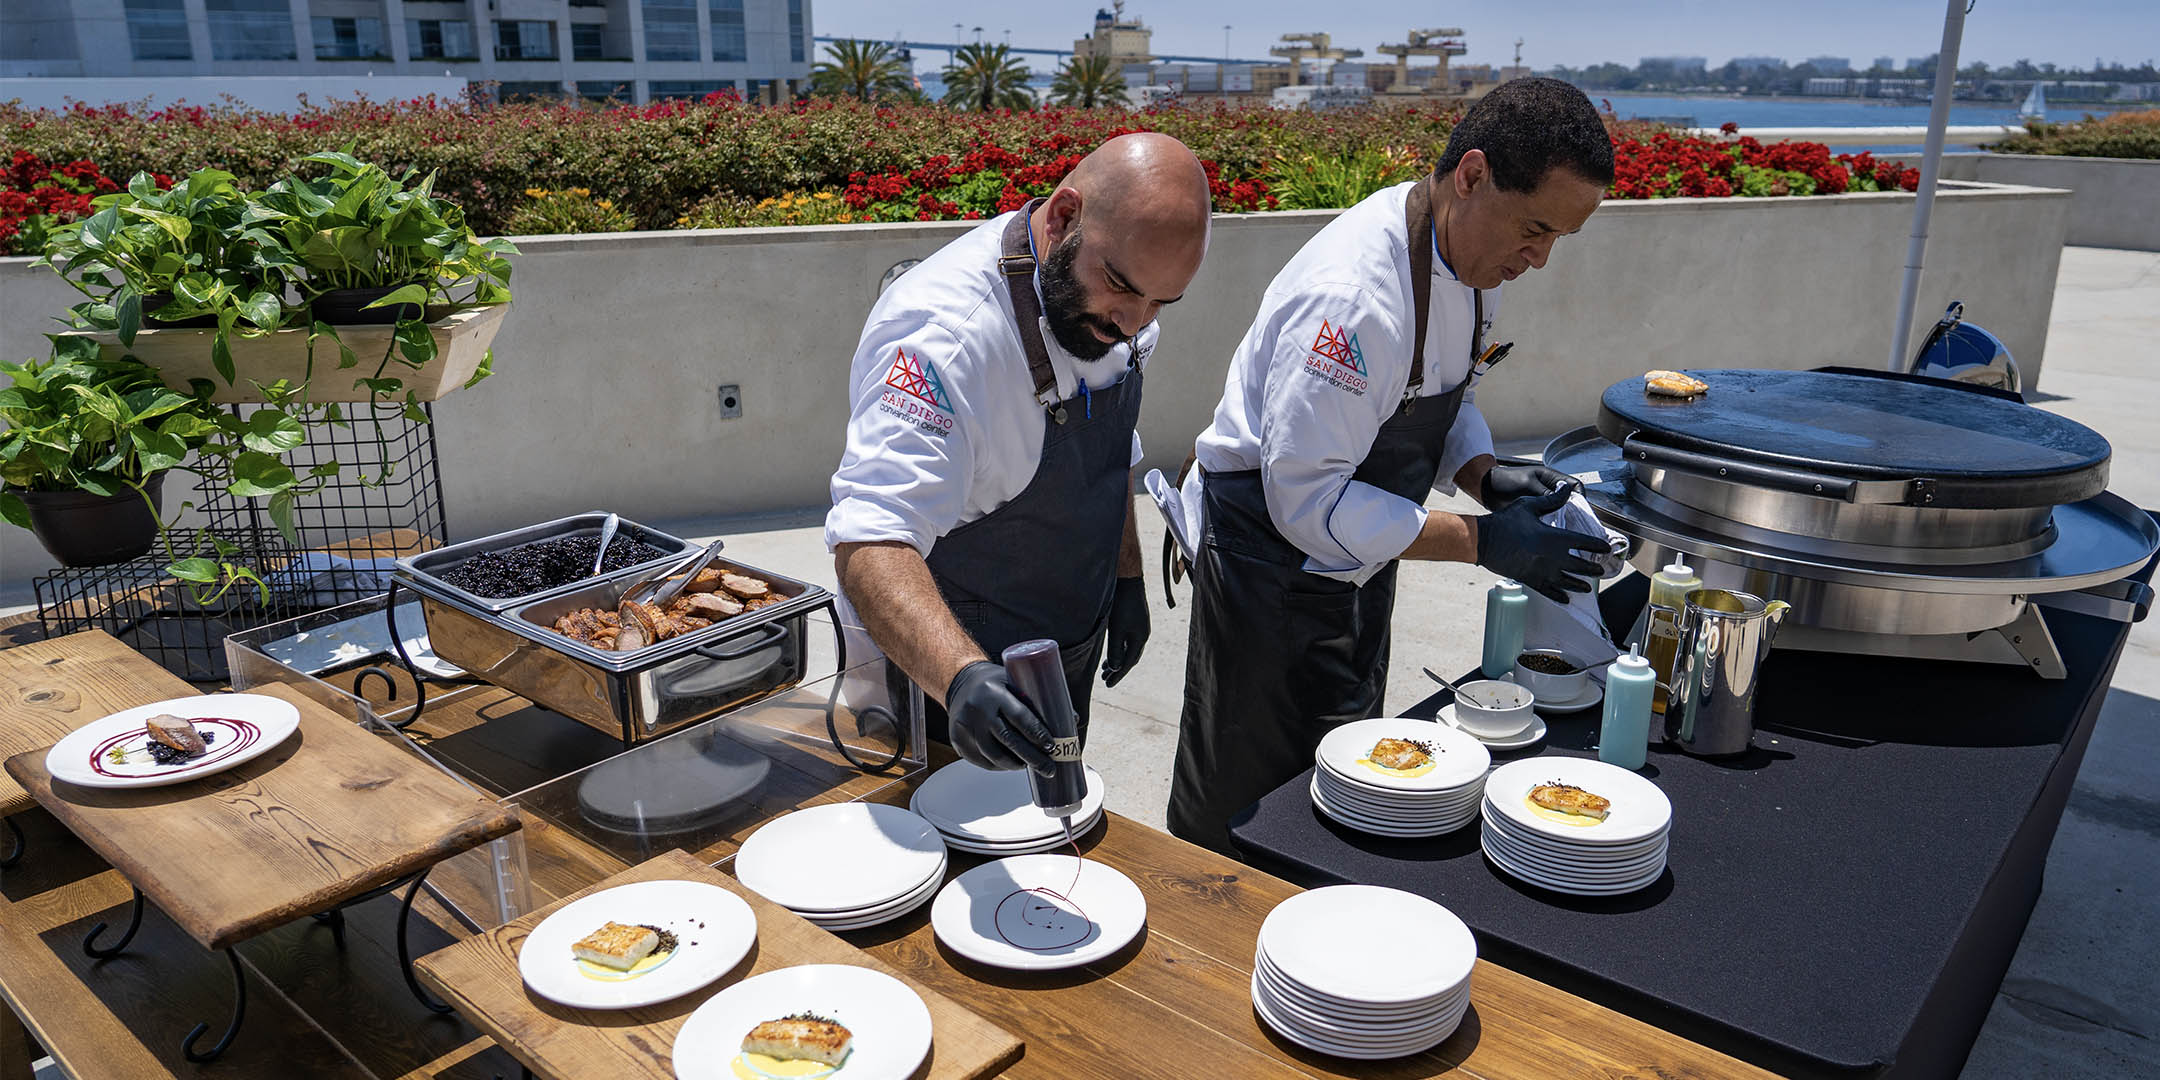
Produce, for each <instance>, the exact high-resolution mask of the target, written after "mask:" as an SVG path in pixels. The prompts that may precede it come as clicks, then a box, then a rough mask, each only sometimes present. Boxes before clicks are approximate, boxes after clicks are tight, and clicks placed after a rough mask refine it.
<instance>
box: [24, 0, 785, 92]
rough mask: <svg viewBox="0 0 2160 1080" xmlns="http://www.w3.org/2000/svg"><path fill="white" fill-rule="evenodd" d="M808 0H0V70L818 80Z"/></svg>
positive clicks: (527, 79)
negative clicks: (814, 73)
mask: <svg viewBox="0 0 2160 1080" xmlns="http://www.w3.org/2000/svg"><path fill="white" fill-rule="evenodd" d="M811 35H812V29H811V0H0V77H5V76H57V77H76V78H129V77H153V76H154V77H166V78H170V77H176V76H179V77H188V76H192V77H197V78H217V77H230V76H249V75H285V76H306V75H337V76H341V77H344V79H350V78H351V77H353V76H366V75H375V74H381V75H442V74H449V75H452V76H455V77H462V78H465V79H467V80H469V81H471V82H473V83H476V84H481V83H486V84H493V85H495V86H496V87H497V92H498V93H499V94H500V95H501V96H502V97H505V98H511V97H521V96H522V97H569V96H577V97H584V98H588V99H593V100H605V99H609V98H613V99H616V100H621V101H626V102H637V103H643V102H647V101H653V100H659V99H666V98H691V97H702V96H704V95H706V94H709V93H713V92H716V91H723V90H732V91H734V92H735V93H737V94H739V95H741V96H742V97H743V98H745V99H746V100H752V101H766V102H780V101H786V100H789V99H791V98H793V97H794V96H796V94H797V93H799V92H801V91H803V90H806V89H807V88H808V85H809V78H810V66H811V61H812V59H813V56H812V47H811Z"/></svg>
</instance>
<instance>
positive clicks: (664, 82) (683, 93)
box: [650, 79, 735, 101]
mask: <svg viewBox="0 0 2160 1080" xmlns="http://www.w3.org/2000/svg"><path fill="white" fill-rule="evenodd" d="M733 85H735V84H733V83H727V82H721V81H719V80H717V79H654V80H653V81H652V84H651V87H650V89H651V91H652V99H653V100H654V101H668V100H672V99H676V98H702V97H704V96H705V95H707V94H717V93H719V92H720V91H722V90H724V89H727V88H729V87H732V86H733Z"/></svg>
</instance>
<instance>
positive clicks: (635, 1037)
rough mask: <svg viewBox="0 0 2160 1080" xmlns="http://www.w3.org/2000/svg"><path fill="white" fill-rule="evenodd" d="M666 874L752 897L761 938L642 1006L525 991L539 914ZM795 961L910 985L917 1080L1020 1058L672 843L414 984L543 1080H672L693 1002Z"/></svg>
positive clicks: (977, 1072)
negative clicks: (925, 1038)
mask: <svg viewBox="0 0 2160 1080" xmlns="http://www.w3.org/2000/svg"><path fill="white" fill-rule="evenodd" d="M668 879H675V880H684V881H703V882H708V883H710V884H714V885H718V886H720V887H722V888H725V889H728V890H730V891H733V892H735V893H737V894H738V895H740V896H742V898H743V899H745V900H747V901H749V903H750V908H751V910H752V911H754V912H755V913H756V915H757V925H758V939H757V945H756V947H755V949H754V950H753V952H752V955H751V957H750V959H748V960H746V961H745V962H744V963H743V964H741V965H738V967H737V969H736V971H734V972H731V973H729V976H728V977H723V978H722V979H720V980H719V981H717V982H715V983H713V984H712V985H711V986H709V987H707V988H705V989H704V990H700V991H698V992H696V993H693V994H688V995H685V996H683V997H680V998H677V999H675V1000H673V1001H669V1002H663V1003H661V1004H659V1005H654V1006H650V1007H647V1008H643V1009H627V1010H611V1011H587V1010H583V1009H573V1008H568V1007H565V1006H561V1005H557V1004H555V1003H553V1002H550V1001H548V1000H546V999H544V998H541V997H539V996H537V995H535V994H532V993H530V992H529V991H527V990H526V989H525V985H524V982H523V981H522V980H521V979H520V978H519V975H518V950H519V948H521V947H522V946H523V945H524V943H525V939H526V937H527V936H528V935H529V934H530V933H531V931H532V928H533V927H535V926H538V925H539V924H540V921H541V920H542V919H545V918H546V917H547V916H548V915H550V914H552V913H554V911H555V910H556V909H557V908H560V907H562V906H563V905H564V904H567V903H569V902H570V901H571V900H574V899H576V898H577V897H581V896H586V895H589V894H591V893H594V892H598V891H600V890H602V889H609V888H613V887H615V886H617V885H624V884H628V883H630V882H635V881H657V880H668ZM798 964H852V965H855V966H858V967H866V968H871V969H873V970H877V971H883V972H885V973H886V974H889V975H894V976H896V977H898V978H900V979H901V980H902V981H904V982H908V983H910V984H912V985H913V988H914V989H915V991H916V992H917V993H919V994H921V995H922V997H923V1002H924V1003H925V1004H926V1005H928V1006H929V1007H930V1018H931V1026H932V1033H933V1035H932V1037H933V1039H934V1042H933V1044H932V1046H931V1051H930V1060H929V1061H928V1062H926V1063H925V1067H924V1068H923V1069H922V1070H921V1071H919V1072H917V1073H916V1076H917V1078H919V1080H976V1078H979V1077H987V1076H993V1075H996V1074H998V1073H1000V1072H1002V1071H1004V1070H1005V1069H1006V1068H1007V1067H1008V1066H1010V1065H1011V1064H1012V1063H1013V1062H1015V1061H1017V1060H1019V1058H1020V1054H1021V1042H1020V1040H1019V1039H1018V1038H1016V1037H1014V1036H1013V1034H1012V1033H1011V1032H1008V1031H1006V1030H1005V1029H1003V1028H1000V1027H998V1026H997V1025H996V1024H993V1023H991V1022H990V1021H987V1020H985V1019H983V1018H982V1017H980V1016H977V1015H975V1014H974V1013H973V1012H970V1011H969V1010H968V1009H966V1008H964V1007H962V1006H960V1005H958V1004H955V1003H954V1002H953V1001H952V1000H951V999H949V998H947V997H945V996H944V995H942V994H939V993H937V992H936V991H934V990H930V989H928V988H926V987H924V986H923V985H921V984H920V983H916V982H915V980H913V979H910V978H909V977H908V976H907V975H906V974H905V973H904V972H900V971H895V970H894V969H893V968H891V967H888V966H887V965H886V964H884V963H882V962H880V961H878V960H876V959H874V958H872V957H871V956H869V955H867V954H865V953H864V952H862V951H861V950H859V949H856V948H855V947H854V946H852V945H849V944H848V943H847V942H845V941H842V940H841V939H839V938H838V937H835V936H833V935H832V934H829V933H827V932H825V931H824V930H821V929H819V928H817V927H815V926H813V925H811V924H810V923H808V922H805V921H804V920H803V919H801V918H800V917H798V916H796V915H795V914H794V913H792V912H790V911H788V910H787V909H785V908H782V907H780V906H779V905H777V904H774V903H772V902H771V901H769V900H766V899H765V898H763V897H761V896H759V895H757V894H756V893H753V892H751V891H749V890H748V889H745V888H743V887H742V886H741V885H738V884H736V882H735V881H734V879H732V878H729V877H728V876H726V875H724V874H722V873H720V872H719V871H716V870H714V869H712V868H711V867H708V866H706V865H705V864H704V863H702V862H699V861H698V860H697V859H696V858H693V857H691V856H690V855H688V854H685V853H684V852H682V851H680V850H676V851H670V852H668V853H666V854H664V855H660V856H657V857H655V858H653V859H650V860H648V861H646V862H644V863H641V864H639V865H638V866H636V867H633V868H631V869H629V870H625V871H623V872H622V873H619V874H616V875H614V876H612V877H609V878H607V879H606V880H603V881H600V882H597V883H595V884H594V885H592V886H591V887H589V888H587V889H584V890H581V891H579V892H578V893H576V894H574V895H572V896H569V897H565V898H564V899H562V900H560V901H557V902H556V903H554V904H550V905H548V906H547V907H545V908H542V909H540V910H538V911H535V912H532V913H530V914H528V915H526V916H524V917H522V918H520V919H518V920H516V921H514V922H511V923H509V924H507V925H505V926H502V927H500V928H498V929H495V930H492V931H489V932H487V933H485V934H480V935H478V936H475V937H472V938H469V939H467V940H465V941H462V942H459V943H458V944H456V945H452V946H451V947H449V948H447V949H443V950H441V951H440V952H436V953H432V954H430V955H428V956H424V957H422V958H421V959H420V961H419V963H418V968H419V972H420V977H421V979H422V980H424V981H425V982H426V983H427V984H428V986H429V987H430V988H432V989H433V990H435V992H436V993H438V994H440V995H442V997H443V1000H445V1001H448V1002H450V1003H451V1004H452V1005H454V1006H456V1007H457V1010H458V1012H459V1013H461V1014H463V1015H464V1016H465V1017H466V1018H468V1019H470V1020H471V1021H472V1022H473V1023H474V1024H475V1025H476V1026H478V1027H479V1028H480V1029H481V1030H483V1031H486V1032H488V1033H489V1034H490V1035H492V1036H494V1037H495V1039H496V1041H497V1042H499V1043H500V1044H501V1045H502V1046H503V1047H504V1048H506V1049H508V1050H509V1051H510V1052H511V1054H513V1055H514V1056H516V1057H517V1059H518V1060H519V1061H521V1062H523V1063H524V1064H525V1065H526V1066H527V1067H529V1068H531V1069H532V1070H533V1072H534V1073H535V1074H537V1075H539V1076H542V1077H547V1078H548V1080H584V1078H587V1077H601V1076H604V1077H609V1078H611V1080H631V1078H636V1077H651V1078H653V1080H672V1078H673V1077H674V1076H675V1069H674V1059H673V1057H672V1056H671V1051H672V1049H673V1047H674V1044H675V1037H676V1035H677V1034H679V1033H680V1032H681V1030H682V1025H683V1022H684V1021H685V1020H687V1019H688V1018H689V1016H690V1014H691V1013H692V1012H694V1011H696V1009H697V1007H698V1006H699V1005H702V1004H704V1003H705V1002H706V1001H707V1000H708V999H710V998H711V997H712V996H713V995H715V994H717V993H719V992H720V991H721V990H723V989H725V988H727V987H728V986H732V985H734V984H735V983H737V982H740V981H741V980H742V979H745V978H748V977H750V976H751V975H756V974H760V973H763V972H766V971H773V970H777V969H779V968H784V967H793V966H795V965H798Z"/></svg>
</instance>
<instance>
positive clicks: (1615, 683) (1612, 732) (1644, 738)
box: [1597, 644, 1657, 769]
mask: <svg viewBox="0 0 2160 1080" xmlns="http://www.w3.org/2000/svg"><path fill="white" fill-rule="evenodd" d="M1656 691H1657V673H1656V672H1654V671H1652V670H1651V669H1650V660H1649V658H1647V657H1645V656H1643V654H1642V652H1641V651H1640V649H1639V648H1638V647H1637V646H1636V645H1634V644H1630V645H1629V646H1628V653H1627V655H1626V656H1623V657H1621V658H1619V659H1618V660H1615V661H1613V662H1612V666H1610V667H1608V668H1606V669H1605V721H1604V725H1603V726H1602V727H1601V728H1600V729H1599V730H1598V750H1597V756H1598V760H1599V761H1604V762H1609V763H1611V764H1614V765H1618V766H1620V767H1621V768H1623V769H1640V768H1642V767H1643V761H1644V759H1645V758H1646V757H1647V756H1648V754H1649V751H1650V697H1651V695H1652V694H1654V693H1655V692H1656Z"/></svg>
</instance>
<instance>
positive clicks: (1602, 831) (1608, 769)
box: [1485, 756, 1673, 845]
mask: <svg viewBox="0 0 2160 1080" xmlns="http://www.w3.org/2000/svg"><path fill="white" fill-rule="evenodd" d="M1550 781H1558V782H1559V783H1563V784H1573V785H1574V786H1576V787H1579V788H1581V789H1583V790H1584V791H1588V792H1591V793H1592V794H1596V795H1603V796H1604V797H1605V798H1607V799H1610V800H1612V809H1611V810H1610V811H1609V812H1608V813H1607V814H1606V817H1605V820H1603V821H1600V822H1598V823H1597V824H1595V825H1562V824H1559V823H1557V822H1552V821H1547V820H1545V819H1544V818H1542V817H1539V816H1538V815H1536V814H1534V813H1532V812H1531V811H1530V806H1529V804H1528V803H1527V802H1526V801H1525V800H1526V799H1527V798H1528V796H1529V794H1530V789H1531V788H1534V787H1537V786H1538V785H1540V784H1544V783H1547V782H1550ZM1485 798H1486V800H1487V801H1488V802H1490V803H1491V804H1492V807H1493V809H1495V810H1498V811H1499V812H1500V813H1501V814H1503V815H1505V816H1506V817H1507V818H1508V820H1509V821H1510V822H1511V823H1513V824H1516V825H1521V826H1523V827H1525V828H1527V829H1529V830H1530V831H1531V832H1534V833H1542V834H1544V835H1545V836H1549V837H1552V838H1553V839H1556V840H1559V841H1560V842H1562V843H1564V844H1570V845H1572V844H1593V845H1595V844H1625V843H1629V842H1632V841H1636V840H1642V839H1644V838H1646V837H1650V836H1655V835H1657V834H1658V833H1662V832H1664V831H1666V830H1667V829H1669V828H1671V827H1672V812H1673V811H1672V800H1670V799H1668V798H1666V797H1665V792H1664V791H1663V790H1661V789H1660V788H1659V787H1658V786H1657V785H1656V784H1653V783H1651V782H1650V781H1648V780H1645V779H1643V778H1642V777H1641V776H1638V775H1636V774H1635V773H1633V772H1631V771H1629V770H1627V769H1623V768H1621V767H1619V766H1618V765H1609V764H1606V763H1605V762H1602V761H1598V760H1596V759H1594V758H1570V757H1553V756H1542V757H1534V758H1525V759H1523V760H1521V761H1510V762H1508V763H1507V764H1505V765H1502V766H1500V767H1499V768H1497V769H1494V770H1493V771H1492V775H1491V776H1488V777H1486V778H1485Z"/></svg>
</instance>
